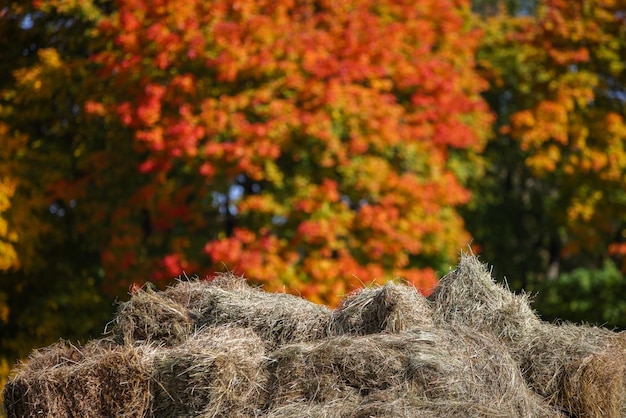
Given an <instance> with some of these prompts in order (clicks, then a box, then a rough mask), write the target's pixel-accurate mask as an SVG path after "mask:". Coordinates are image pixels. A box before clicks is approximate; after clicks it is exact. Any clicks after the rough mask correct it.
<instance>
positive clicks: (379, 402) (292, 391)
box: [268, 327, 557, 417]
mask: <svg viewBox="0 0 626 418" xmlns="http://www.w3.org/2000/svg"><path fill="white" fill-rule="evenodd" d="M270 358H271V360H270V364H269V366H268V367H269V370H270V373H271V376H272V381H271V382H270V387H269V392H270V393H272V395H271V399H272V403H271V405H270V410H276V409H278V410H280V408H282V407H284V405H291V404H294V403H297V404H301V405H317V406H319V405H328V404H334V405H337V408H338V410H337V413H338V414H339V415H338V416H368V415H367V414H371V415H374V416H428V414H429V413H430V412H429V411H430V410H432V411H433V415H431V416H453V415H454V413H453V412H454V411H457V412H458V410H459V409H458V408H457V409H455V408H451V407H448V406H449V405H457V407H458V406H459V405H464V407H468V405H474V407H473V410H475V411H482V412H484V414H477V416H478V415H480V416H533V417H540V416H556V415H557V414H556V413H555V412H554V411H553V410H551V409H550V408H549V407H548V406H547V404H545V403H544V402H543V400H542V399H540V398H539V397H538V396H537V395H536V394H535V393H534V392H532V391H531V390H530V389H529V388H528V387H527V386H526V384H525V382H524V379H523V377H522V375H521V372H520V370H519V368H518V367H517V364H516V363H515V362H514V361H513V360H512V358H511V357H510V355H509V353H508V352H507V351H506V349H505V348H504V347H503V346H502V345H501V344H499V343H498V342H497V341H495V340H493V339H492V338H491V337H490V336H487V335H482V334H478V333H476V332H475V331H473V330H471V329H467V328H464V327H458V328H457V329H452V328H445V327H444V328H434V327H430V328H428V329H421V330H419V329H413V330H411V331H406V332H402V333H399V334H389V333H378V334H369V335H364V336H339V337H329V338H326V339H323V340H320V341H315V342H309V343H302V344H295V345H289V346H285V347H282V348H280V349H278V350H277V351H275V352H274V353H272V354H271V355H270ZM401 393H402V394H405V395H403V396H400V395H399V394H401ZM345 399H347V400H348V402H343V400H345ZM342 405H344V406H342ZM390 405H392V406H390ZM446 405H447V406H446ZM390 408H391V409H390ZM359 411H360V412H359ZM367 411H369V412H367ZM390 411H391V412H392V413H391V414H389V415H388V414H387V412H390ZM365 412H367V414H365ZM420 414H421V415H420ZM274 416H279V415H274Z"/></svg>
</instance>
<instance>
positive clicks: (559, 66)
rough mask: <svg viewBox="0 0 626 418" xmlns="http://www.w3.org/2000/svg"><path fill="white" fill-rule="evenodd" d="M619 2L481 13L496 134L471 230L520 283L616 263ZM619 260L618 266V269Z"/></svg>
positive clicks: (620, 222) (549, 2)
mask: <svg viewBox="0 0 626 418" xmlns="http://www.w3.org/2000/svg"><path fill="white" fill-rule="evenodd" d="M625 9H626V3H625V2H623V1H603V0H594V1H585V2H575V3H572V2H567V1H560V0H545V1H543V2H541V3H540V4H539V5H538V6H537V10H536V14H535V15H514V16H512V15H508V14H506V13H500V14H498V15H496V16H493V17H489V18H486V19H484V20H482V27H483V28H484V31H485V37H484V39H483V42H482V44H481V47H480V49H479V52H478V62H479V65H480V66H481V68H482V71H483V74H484V75H485V76H486V77H487V78H488V79H489V81H490V89H489V91H488V93H487V94H486V97H487V100H488V101H489V103H490V105H491V107H492V108H493V109H494V110H495V111H496V113H497V123H496V130H497V136H496V137H495V138H494V139H493V140H492V141H490V143H489V145H488V147H487V149H486V151H485V157H486V159H487V160H488V161H489V162H490V164H489V167H490V170H489V173H488V175H487V176H486V178H485V180H483V181H481V183H480V184H477V185H476V186H475V187H472V189H473V190H475V191H476V194H475V197H476V201H475V203H474V204H473V205H472V207H471V208H470V210H469V211H468V214H467V217H466V218H467V220H468V223H469V225H470V230H471V231H472V233H473V234H474V236H475V237H476V241H477V244H479V245H481V246H482V248H483V251H484V254H485V256H486V258H487V259H489V260H490V261H492V262H493V263H494V264H495V265H496V266H498V269H500V272H499V273H502V274H504V275H506V276H508V278H509V279H510V280H511V281H512V283H514V284H515V285H516V286H520V287H526V288H527V289H528V288H530V289H534V290H540V286H541V284H542V283H543V282H544V280H545V279H554V278H556V277H558V275H559V273H560V272H567V271H569V270H571V269H572V268H575V267H580V268H589V269H601V268H602V266H603V264H604V261H605V259H606V257H607V255H611V256H613V257H614V259H615V261H616V262H617V263H618V264H621V263H623V248H624V246H623V244H622V242H623V241H624V238H625V236H626V230H625V229H624V228H625V224H624V221H625V219H626V193H625V191H624V184H625V181H626V178H625V174H624V173H626V170H625V169H626V149H625V143H626V142H625V141H624V140H625V138H626V129H625V128H626V125H625V124H624V116H625V115H624V110H625V109H624V98H626V96H625V94H624V93H625V92H624V89H623V86H624V81H626V73H625V72H624V62H623V59H622V57H623V56H624V53H625V52H626V51H625V50H624V48H625V45H626V43H625V41H626V39H625V36H626V33H625V32H624V29H623V28H624V21H623V16H624V10H625ZM623 267H626V266H623Z"/></svg>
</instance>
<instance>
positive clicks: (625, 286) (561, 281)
mask: <svg viewBox="0 0 626 418" xmlns="http://www.w3.org/2000/svg"><path fill="white" fill-rule="evenodd" d="M625 294H626V280H625V279H624V274H623V273H622V272H621V271H619V269H618V268H617V267H616V266H615V264H614V263H613V262H612V261H611V260H607V261H606V262H605V264H604V266H602V267H601V268H597V269H584V268H577V269H574V270H572V271H570V272H567V273H563V274H561V275H559V277H558V278H557V279H556V280H551V281H549V282H547V283H545V284H544V285H543V286H542V288H541V292H540V293H539V295H537V298H538V300H537V301H536V304H537V305H538V307H539V308H540V309H541V315H542V316H543V317H544V318H545V319H547V320H556V319H567V320H568V321H575V322H578V323H581V322H586V323H594V324H596V325H601V326H607V327H610V328H613V327H618V328H619V329H621V330H624V329H626V299H624V295H625Z"/></svg>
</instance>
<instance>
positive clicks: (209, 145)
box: [74, 1, 490, 303]
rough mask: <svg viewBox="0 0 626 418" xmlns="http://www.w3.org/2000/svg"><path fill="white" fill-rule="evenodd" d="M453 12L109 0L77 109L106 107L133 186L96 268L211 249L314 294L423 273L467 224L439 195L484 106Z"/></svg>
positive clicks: (452, 198)
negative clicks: (93, 83) (128, 158)
mask: <svg viewBox="0 0 626 418" xmlns="http://www.w3.org/2000/svg"><path fill="white" fill-rule="evenodd" d="M468 15H469V4H467V3H465V2H454V1H446V2H441V1H436V2H435V1H421V2H395V1H393V2H392V1H388V2H387V1H383V2H369V1H352V2H342V3H336V2H324V1H322V2H314V3H309V2H294V1H278V2H276V1H273V2H263V1H261V2H259V1H242V2H238V3H236V4H232V3H231V2H222V1H213V2H193V1H190V2H186V3H185V5H184V6H181V4H180V3H179V2H169V1H162V2H160V3H159V7H152V6H149V5H148V4H147V3H144V2H141V1H120V2H118V10H117V13H116V14H114V15H112V16H111V17H110V18H108V19H105V20H104V21H103V22H101V24H100V26H99V28H100V36H101V37H102V39H103V40H104V41H105V42H108V44H107V45H108V47H107V49H104V50H101V51H99V52H98V53H96V54H94V55H93V57H92V58H93V61H94V62H96V63H99V64H101V65H102V67H101V69H100V71H99V72H98V77H99V80H101V82H102V85H103V86H106V87H105V88H103V89H102V90H101V93H100V92H98V93H97V94H94V96H93V97H94V98H93V101H91V102H88V103H87V107H86V109H87V111H88V112H89V113H90V114H91V117H92V118H93V119H94V120H109V119H110V120H111V121H112V122H111V123H116V122H117V123H119V128H117V131H119V133H117V134H116V135H117V137H118V138H124V139H123V141H125V142H129V143H133V146H134V152H135V153H136V154H137V155H140V156H142V157H143V161H142V162H141V163H140V164H139V166H138V170H139V172H140V176H139V178H141V179H142V180H143V181H145V184H144V185H143V186H141V187H137V188H135V189H134V190H133V189H132V188H131V187H128V189H129V190H133V195H132V197H131V198H130V199H129V201H128V202H127V203H126V204H124V205H123V206H122V207H120V208H118V209H117V212H116V218H115V219H116V222H115V223H113V225H112V226H111V227H112V228H115V230H116V232H115V233H114V234H112V238H113V239H114V240H115V241H110V242H109V243H107V244H106V245H105V249H104V253H103V254H104V258H103V262H104V263H105V269H106V271H107V275H109V277H114V276H115V275H116V274H118V275H121V277H120V279H119V280H117V281H123V279H125V278H127V277H128V272H129V271H137V273H138V276H139V277H145V272H146V271H153V272H155V273H154V274H153V275H152V277H151V278H152V279H153V280H161V279H169V278H171V277H172V276H173V275H177V274H178V273H179V272H180V271H181V270H184V269H193V270H196V269H197V268H199V267H200V266H205V265H207V264H208V265H210V266H211V267H210V269H221V268H222V265H223V264H225V265H226V266H228V267H229V268H234V269H236V270H238V271H241V272H244V273H246V274H247V275H248V276H249V277H251V278H254V279H255V280H258V281H259V282H261V283H264V284H265V285H266V287H267V288H268V289H274V290H276V289H282V288H283V287H286V288H288V289H292V290H294V291H297V292H300V293H301V294H302V295H304V296H306V297H308V298H311V299H313V300H316V301H320V302H321V301H323V302H327V303H333V302H334V301H336V300H337V297H338V296H339V295H341V294H343V293H345V292H346V291H348V290H349V289H350V288H351V287H353V286H354V285H357V284H358V283H359V281H371V280H374V279H379V278H383V277H385V276H387V277H393V276H399V277H403V278H406V279H407V280H409V281H411V282H412V283H414V284H416V285H417V286H418V287H422V288H428V287H430V286H432V285H433V284H434V282H435V280H436V276H437V275H436V273H435V271H434V270H433V268H432V267H434V268H441V269H443V268H445V267H444V266H447V265H448V264H449V263H450V262H451V261H452V260H454V259H455V257H456V253H457V251H458V249H459V248H460V247H461V246H463V244H464V243H466V242H467V241H468V240H469V236H468V235H467V234H466V233H465V231H464V228H463V222H462V220H461V218H460V217H459V215H458V214H457V212H456V210H455V207H456V206H458V205H460V204H463V203H465V202H466V201H467V199H468V198H469V193H468V191H467V190H466V189H465V188H464V186H463V185H464V183H465V182H466V181H467V179H468V178H469V177H471V176H472V175H473V173H475V172H476V165H477V163H476V159H477V157H476V154H477V153H478V152H479V151H480V150H481V149H482V146H483V144H484V140H485V138H486V135H485V133H486V131H487V129H488V127H489V122H490V117H489V115H488V114H487V112H486V107H485V105H484V103H483V101H482V100H481V98H480V96H479V92H480V90H481V88H482V85H483V84H482V82H481V80H480V79H479V78H478V77H477V76H476V74H475V73H474V72H472V71H467V68H468V66H469V67H470V68H471V65H472V63H473V53H474V48H475V46H476V43H477V40H478V38H477V33H476V32H474V31H472V30H471V29H470V28H469V26H468V24H467V20H466V18H467V17H468ZM118 140H122V139H118ZM97 173H98V171H97V170H95V171H92V174H91V175H93V176H98V175H99V174H97ZM76 186H77V189H76V191H75V192H74V193H75V194H80V193H82V190H84V189H83V185H82V184H76ZM138 216H141V218H142V221H141V222H137V221H136V219H137V217H138ZM146 226H147V227H146ZM202 253H203V254H205V256H204V257H207V256H208V257H207V258H203V255H202ZM120 259H123V260H126V262H125V263H124V265H123V267H122V266H121V265H120V262H119V260H120ZM120 267H121V268H120ZM135 269H136V270H135ZM209 271H211V270H209ZM142 272H144V273H143V274H141V273H142Z"/></svg>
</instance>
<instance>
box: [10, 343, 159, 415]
mask: <svg viewBox="0 0 626 418" xmlns="http://www.w3.org/2000/svg"><path fill="white" fill-rule="evenodd" d="M149 357H150V349H149V348H147V347H144V348H141V349H137V348H134V347H130V346H117V345H115V344H111V343H110V342H107V341H96V342H92V343H89V344H87V345H86V346H85V347H82V348H79V347H76V346H73V345H70V344H68V343H65V342H60V343H57V344H54V345H52V346H50V347H47V348H45V349H43V350H39V351H35V352H34V353H33V354H32V355H31V356H30V358H29V359H28V361H27V362H26V363H24V364H21V365H20V366H19V367H18V370H17V371H18V374H17V375H16V376H15V378H13V379H12V380H10V381H9V382H8V383H7V385H6V387H5V389H4V402H5V406H6V408H7V411H8V417H9V418H18V417H20V418H24V417H41V416H47V417H75V416H81V417H129V418H130V417H144V416H146V414H147V413H148V411H149V407H150V398H151V396H150V367H149Z"/></svg>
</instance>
